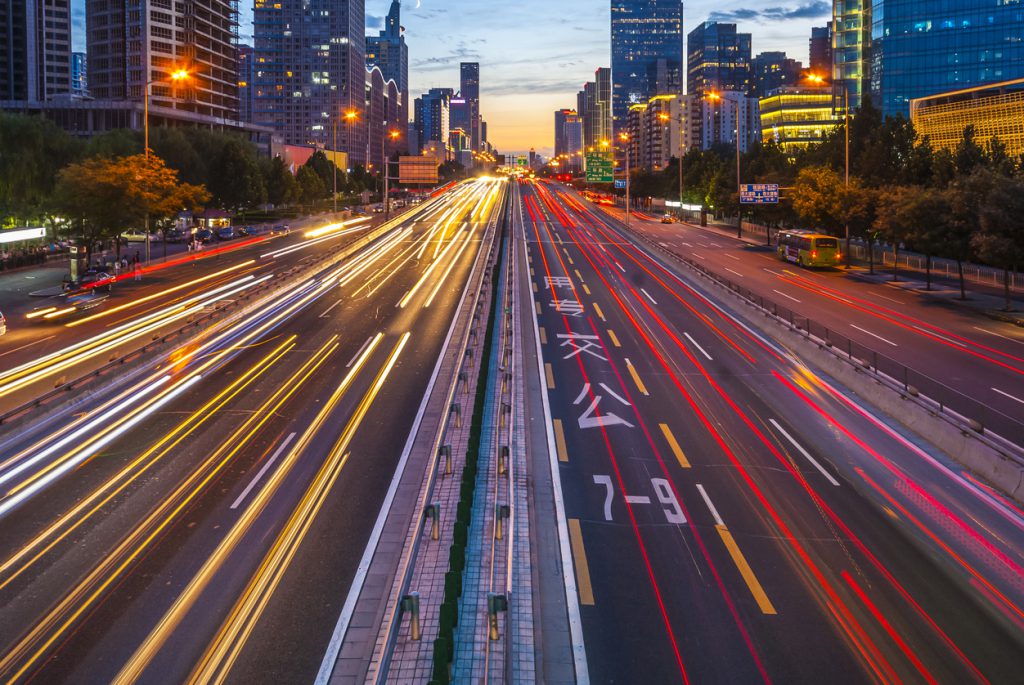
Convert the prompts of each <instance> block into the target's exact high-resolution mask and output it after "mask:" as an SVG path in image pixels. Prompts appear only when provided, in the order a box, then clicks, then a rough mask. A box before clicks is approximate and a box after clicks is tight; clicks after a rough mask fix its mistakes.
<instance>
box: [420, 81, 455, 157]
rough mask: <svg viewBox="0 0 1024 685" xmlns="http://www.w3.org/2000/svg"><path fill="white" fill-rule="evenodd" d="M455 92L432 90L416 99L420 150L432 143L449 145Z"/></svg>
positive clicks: (450, 90) (448, 89)
mask: <svg viewBox="0 0 1024 685" xmlns="http://www.w3.org/2000/svg"><path fill="white" fill-rule="evenodd" d="M454 94H455V91H454V90H453V89H451V88H431V89H430V91H429V92H427V93H424V94H423V95H421V96H420V97H418V98H416V106H415V111H414V116H415V122H416V138H417V140H418V141H419V146H420V149H421V150H422V149H423V148H425V147H427V146H428V145H429V144H430V143H437V144H439V145H441V146H447V145H448V134H449V132H450V131H451V101H452V96H453V95H454Z"/></svg>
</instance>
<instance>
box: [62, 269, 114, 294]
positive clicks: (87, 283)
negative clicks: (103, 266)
mask: <svg viewBox="0 0 1024 685" xmlns="http://www.w3.org/2000/svg"><path fill="white" fill-rule="evenodd" d="M113 283H114V277H113V276H111V275H110V274H108V273H107V272H106V271H96V270H95V269H89V270H88V271H86V272H85V275H84V276H82V279H81V280H80V281H79V282H78V284H77V287H72V288H71V290H72V291H80V290H88V291H102V292H106V293H109V292H110V291H111V290H112V288H113Z"/></svg>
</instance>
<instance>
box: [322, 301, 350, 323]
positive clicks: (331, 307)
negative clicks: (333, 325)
mask: <svg viewBox="0 0 1024 685" xmlns="http://www.w3.org/2000/svg"><path fill="white" fill-rule="evenodd" d="M342 302H344V300H342V299H339V300H338V301H337V302H335V303H334V304H332V305H331V306H330V307H328V308H327V310H326V311H325V312H324V313H323V314H321V315H320V317H319V318H321V319H322V318H324V317H325V316H327V315H328V314H330V313H331V310H332V309H334V308H335V307H337V306H338V305H339V304H341V303H342Z"/></svg>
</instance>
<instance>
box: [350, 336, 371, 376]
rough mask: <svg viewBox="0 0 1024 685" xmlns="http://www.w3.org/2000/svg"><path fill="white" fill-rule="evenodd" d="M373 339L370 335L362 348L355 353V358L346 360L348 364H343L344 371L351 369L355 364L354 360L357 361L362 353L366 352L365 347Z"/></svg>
mask: <svg viewBox="0 0 1024 685" xmlns="http://www.w3.org/2000/svg"><path fill="white" fill-rule="evenodd" d="M373 337H374V336H372V335H371V336H370V337H369V338H367V339H366V342H364V343H363V346H362V347H360V348H359V351H358V352H356V353H355V356H353V357H352V358H351V359H349V360H348V364H345V368H346V369H351V368H352V365H353V364H355V363H356V360H357V359H359V357H361V356H362V354H363V351H364V350H366V347H367V345H369V344H370V343H371V342H373Z"/></svg>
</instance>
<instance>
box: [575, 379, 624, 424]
mask: <svg viewBox="0 0 1024 685" xmlns="http://www.w3.org/2000/svg"><path fill="white" fill-rule="evenodd" d="M600 386H601V388H603V389H604V391H605V392H607V393H608V394H609V395H611V396H612V397H614V398H615V399H617V400H618V401H619V402H621V403H622V404H624V405H626V406H627V407H631V406H633V405H631V404H630V403H629V402H627V401H626V400H624V399H623V398H621V397H619V396H618V395H616V394H615V393H614V392H613V391H612V389H611V388H609V387H608V386H607V385H605V384H604V383H601V384H600ZM588 394H590V383H586V384H584V386H583V391H582V392H581V393H580V395H579V397H577V398H576V401H575V402H573V404H574V405H577V406H578V405H580V404H582V403H583V401H584V399H585V398H586V397H587V395H588ZM603 397H604V396H603V395H594V398H593V399H592V400H591V401H590V406H589V407H587V410H586V411H585V412H583V414H582V415H581V416H580V418H579V419H578V421H579V425H580V428H581V429H587V428H600V427H601V426H604V427H605V428H608V427H610V426H626V427H627V428H633V424H631V423H630V422H629V421H627V420H625V419H623V418H621V417H619V416H616V415H615V414H600V415H598V414H597V413H596V412H597V405H599V404H600V403H601V400H602V399H603Z"/></svg>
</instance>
